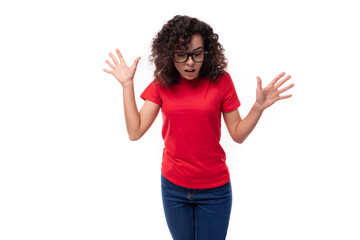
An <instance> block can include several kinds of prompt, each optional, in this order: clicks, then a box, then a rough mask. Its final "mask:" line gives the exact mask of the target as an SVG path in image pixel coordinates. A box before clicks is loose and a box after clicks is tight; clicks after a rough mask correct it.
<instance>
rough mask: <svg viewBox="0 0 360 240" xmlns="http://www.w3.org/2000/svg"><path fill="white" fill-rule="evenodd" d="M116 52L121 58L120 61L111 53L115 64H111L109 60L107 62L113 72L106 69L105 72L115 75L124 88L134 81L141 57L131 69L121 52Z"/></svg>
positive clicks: (117, 50)
mask: <svg viewBox="0 0 360 240" xmlns="http://www.w3.org/2000/svg"><path fill="white" fill-rule="evenodd" d="M115 51H116V53H117V55H118V57H119V61H118V60H117V59H116V57H115V56H114V55H113V54H112V53H109V55H110V57H111V59H112V60H113V63H111V62H110V61H109V60H106V61H105V62H106V63H107V64H108V65H109V67H110V68H112V71H111V70H108V69H105V68H104V72H106V73H110V74H112V75H114V77H115V78H116V79H117V80H118V81H119V82H120V83H121V85H123V86H124V84H126V83H128V82H132V81H133V79H134V75H135V72H136V67H137V65H138V63H139V60H140V57H138V58H136V59H135V61H134V63H133V65H132V66H130V67H129V66H127V65H126V63H125V60H124V58H123V56H122V55H121V52H120V50H119V49H116V50H115Z"/></svg>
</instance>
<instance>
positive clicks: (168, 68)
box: [150, 15, 227, 86]
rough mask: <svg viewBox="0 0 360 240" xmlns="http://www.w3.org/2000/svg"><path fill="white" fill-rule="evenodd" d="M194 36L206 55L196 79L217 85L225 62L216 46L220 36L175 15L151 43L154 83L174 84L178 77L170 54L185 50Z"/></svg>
mask: <svg viewBox="0 0 360 240" xmlns="http://www.w3.org/2000/svg"><path fill="white" fill-rule="evenodd" d="M194 34H200V35H201V36H202V38H203V41H204V48H205V51H207V55H206V58H205V61H204V62H203V65H202V67H201V69H200V72H199V77H207V78H209V79H211V80H212V81H215V82H216V81H217V79H218V77H219V76H221V75H223V74H224V73H225V69H226V67H227V60H226V58H225V55H224V51H225V50H224V48H223V46H222V45H221V44H220V43H219V42H218V39H219V36H218V35H217V34H216V33H214V32H213V29H212V28H211V27H210V26H209V25H208V24H206V23H204V22H202V21H200V20H198V19H196V18H192V17H189V16H180V15H176V16H175V17H173V18H172V19H171V20H169V21H168V22H167V23H166V24H165V25H164V26H163V28H162V29H161V30H160V32H158V34H157V35H156V36H155V38H154V39H153V43H152V50H151V53H152V54H151V55H150V61H151V62H153V63H154V64H155V71H154V76H155V81H158V82H159V83H162V84H165V85H167V86H169V85H171V84H177V83H178V80H179V77H180V73H179V72H178V71H177V69H176V68H175V65H174V60H173V54H174V52H175V50H177V49H183V48H185V50H187V46H186V45H187V44H189V43H190V41H191V37H192V36H193V35H194Z"/></svg>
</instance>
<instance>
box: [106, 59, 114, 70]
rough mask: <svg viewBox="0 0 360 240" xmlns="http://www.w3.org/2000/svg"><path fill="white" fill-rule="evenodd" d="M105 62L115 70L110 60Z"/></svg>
mask: <svg viewBox="0 0 360 240" xmlns="http://www.w3.org/2000/svg"><path fill="white" fill-rule="evenodd" d="M105 62H106V63H107V64H108V65H109V67H111V68H112V69H115V66H114V65H113V64H112V63H111V62H110V61H109V60H106V61H105Z"/></svg>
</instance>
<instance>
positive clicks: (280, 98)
mask: <svg viewBox="0 0 360 240" xmlns="http://www.w3.org/2000/svg"><path fill="white" fill-rule="evenodd" d="M291 97H292V95H291V94H289V95H285V96H280V97H279V100H283V99H287V98H291Z"/></svg>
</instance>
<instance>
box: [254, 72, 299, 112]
mask: <svg viewBox="0 0 360 240" xmlns="http://www.w3.org/2000/svg"><path fill="white" fill-rule="evenodd" d="M283 76H285V73H284V72H282V73H280V74H279V75H278V76H276V77H275V78H274V79H273V80H272V81H271V82H270V83H269V84H268V85H267V86H266V87H265V88H262V83H261V79H260V77H257V89H256V103H257V104H258V106H259V107H260V109H261V110H265V109H266V108H268V107H270V106H271V105H273V104H274V103H275V102H277V101H278V100H281V99H286V98H290V97H291V96H292V95H291V94H288V95H283V96H280V94H282V93H284V92H285V91H287V90H289V89H290V88H292V87H293V86H294V84H293V83H292V84H290V85H288V86H286V87H284V88H282V89H279V88H280V87H281V86H282V85H283V84H284V83H285V82H286V81H288V80H289V79H290V78H291V76H290V75H288V76H286V77H285V78H283V79H282V80H280V79H281V78H282V77H283Z"/></svg>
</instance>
